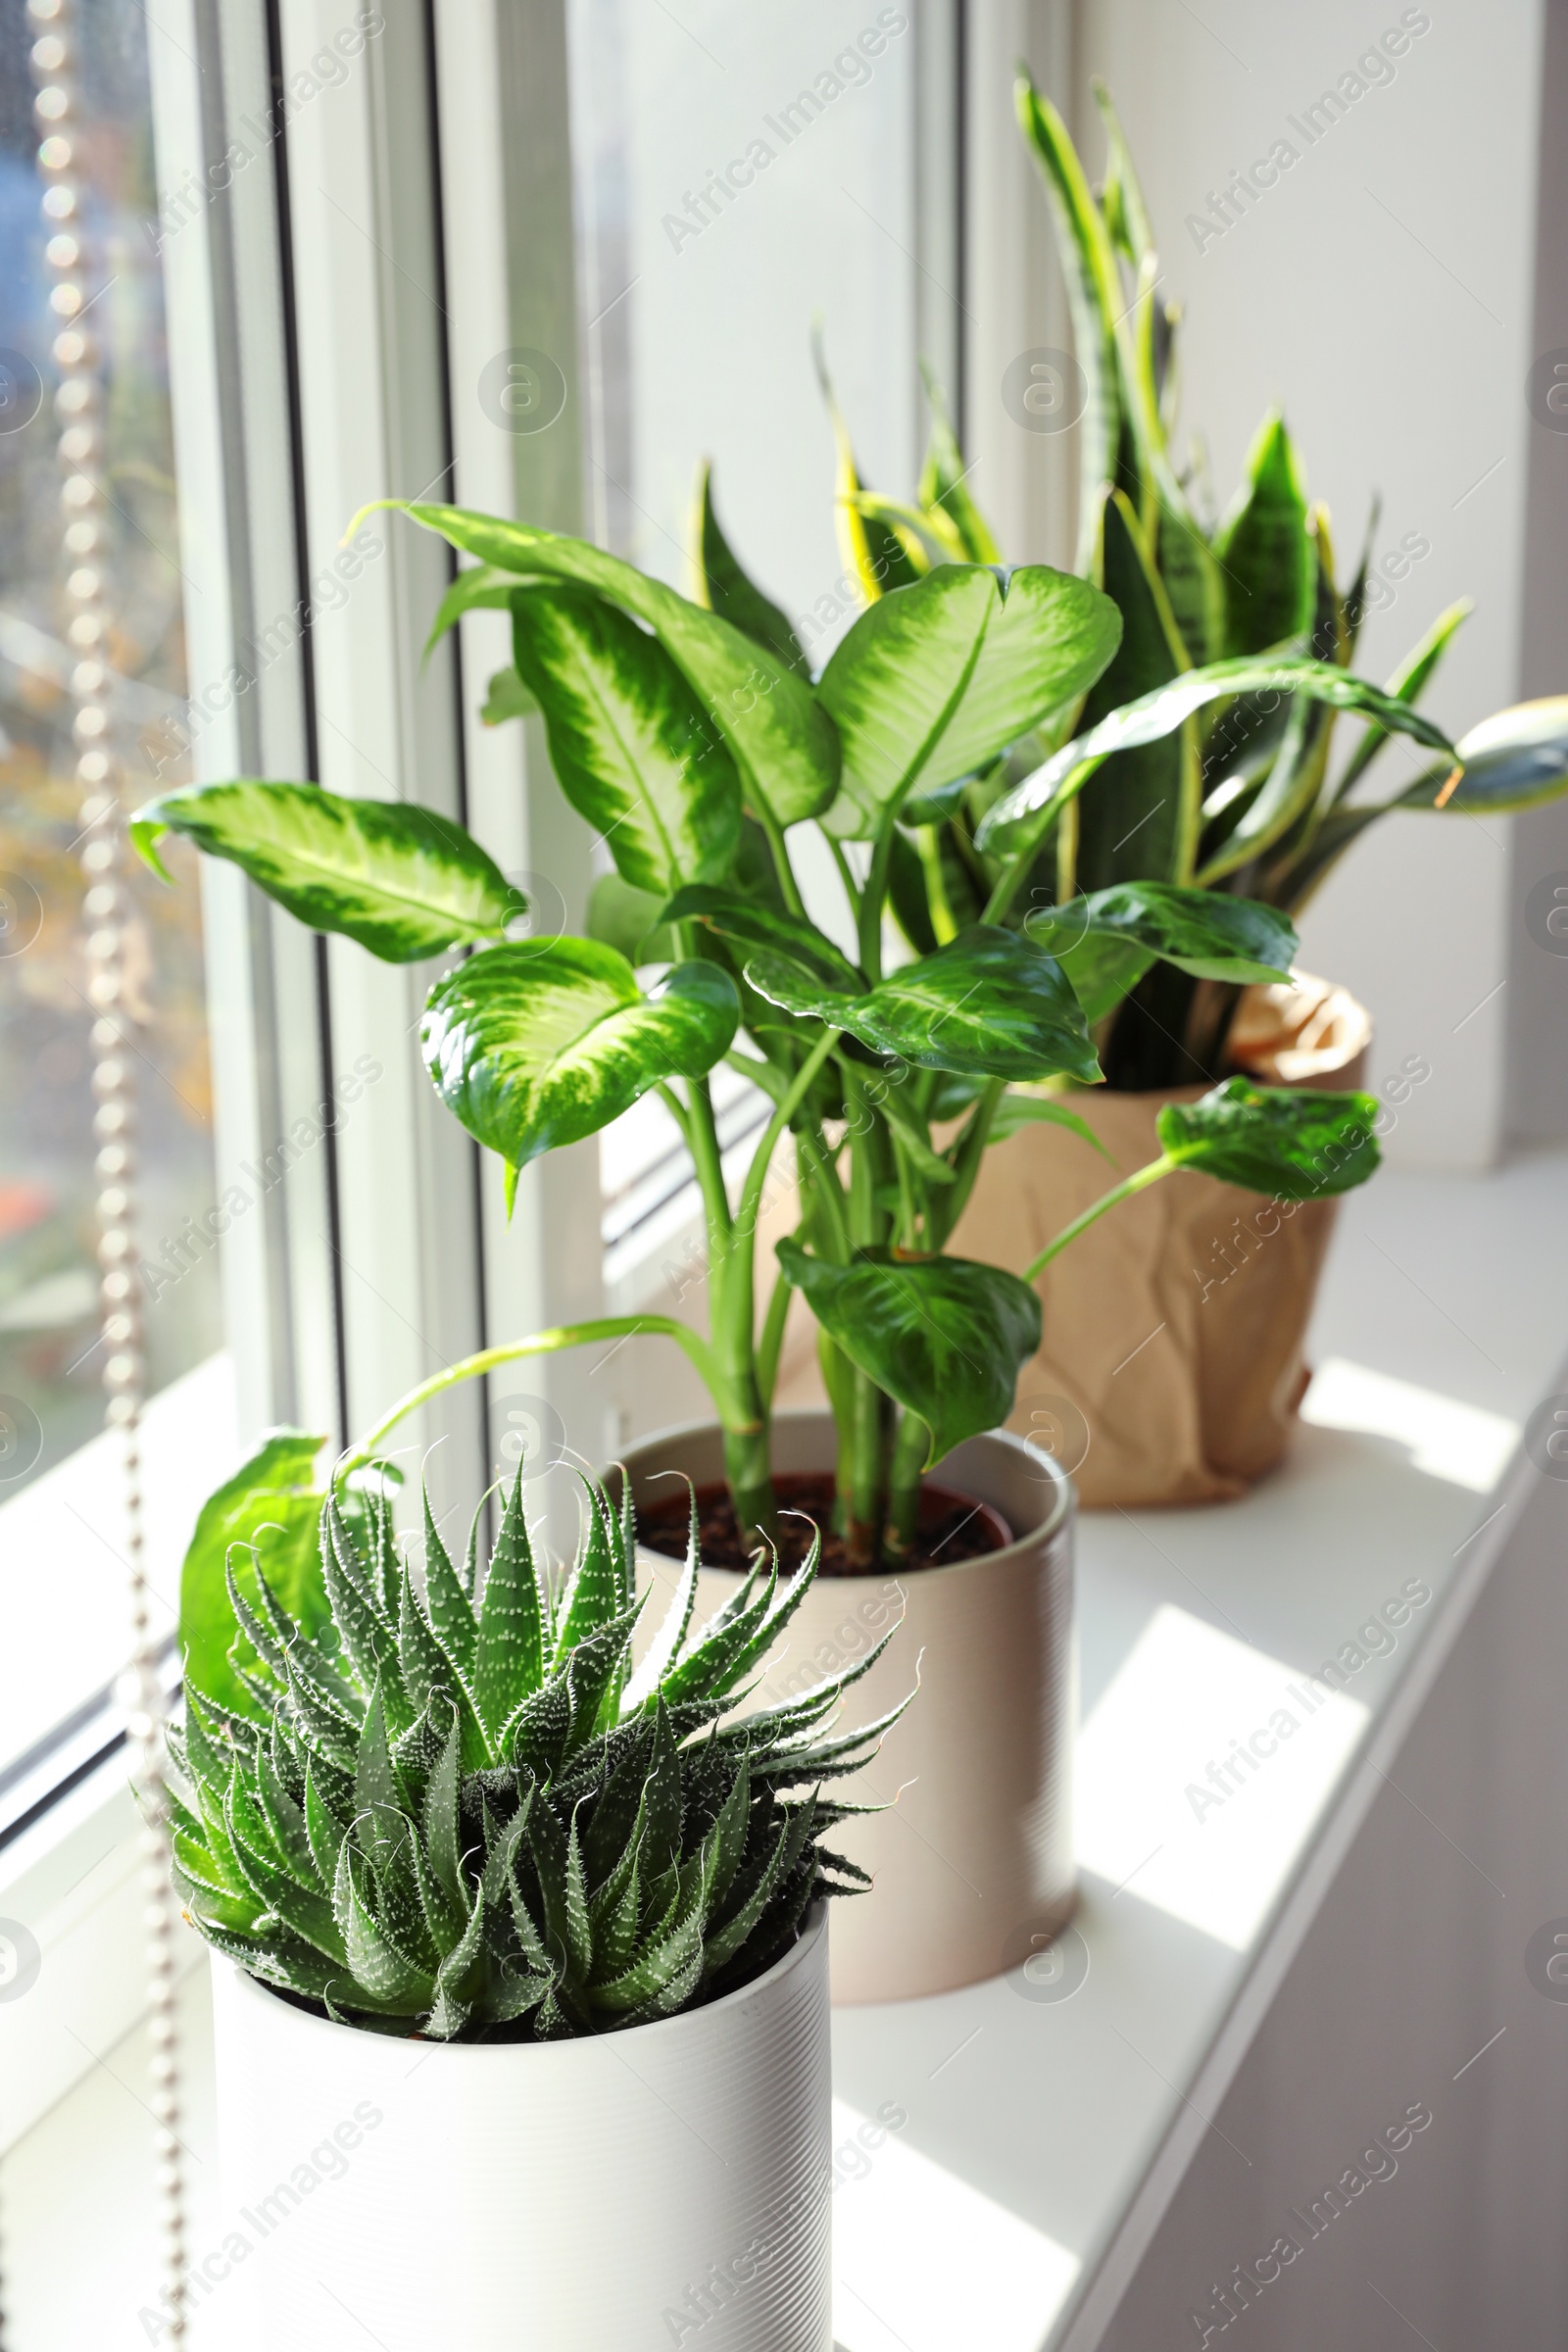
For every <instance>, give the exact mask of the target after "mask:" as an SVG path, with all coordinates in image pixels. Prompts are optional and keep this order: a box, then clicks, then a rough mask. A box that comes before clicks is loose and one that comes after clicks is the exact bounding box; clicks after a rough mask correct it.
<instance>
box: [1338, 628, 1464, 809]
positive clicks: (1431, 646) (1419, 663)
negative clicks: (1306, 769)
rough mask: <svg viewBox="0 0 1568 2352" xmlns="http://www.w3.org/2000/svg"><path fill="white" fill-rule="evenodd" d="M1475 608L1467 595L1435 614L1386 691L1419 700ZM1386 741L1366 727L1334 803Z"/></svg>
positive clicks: (1379, 731)
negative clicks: (1429, 625) (1432, 620)
mask: <svg viewBox="0 0 1568 2352" xmlns="http://www.w3.org/2000/svg"><path fill="white" fill-rule="evenodd" d="M1474 610H1475V605H1474V603H1473V601H1472V599H1471V598H1469V597H1468V596H1461V597H1460V598H1459V599H1458V601H1457V603H1456V604H1451V605H1449V606H1448V607H1447V608H1446V610H1445V611H1444V612H1442V613H1439V614H1438V617H1437V619H1436V620H1435V621H1434V622H1433V623H1432V626H1431V628H1430V629H1428V631H1427V633H1426V635H1425V636H1424V637H1423V638H1422V639H1421V641H1420V643H1419V644H1417V645H1414V646H1412V647H1411V649H1410V651H1409V653H1407V654H1406V656H1405V658H1404V660H1403V661H1402V662H1400V663H1399V666H1398V668H1397V670H1396V671H1395V673H1394V675H1393V677H1392V678H1391V679H1390V680H1389V692H1390V694H1392V695H1393V696H1394V697H1395V698H1396V700H1397V701H1398V702H1401V703H1413V702H1416V701H1418V700H1419V698H1420V696H1421V694H1422V692H1423V691H1424V689H1425V687H1426V684H1427V680H1428V679H1429V678H1430V677H1431V675H1432V673H1433V671H1434V670H1435V669H1436V668H1437V666H1438V663H1439V662H1441V661H1442V659H1443V657H1444V655H1445V654H1446V652H1447V650H1448V645H1449V642H1450V640H1451V639H1452V637H1453V635H1454V633H1455V631H1456V630H1457V629H1458V628H1459V627H1460V626H1461V624H1462V623H1463V622H1464V621H1466V620H1468V618H1469V616H1470V614H1471V613H1473V612H1474ZM1388 740H1389V739H1388V736H1387V735H1386V734H1385V733H1384V731H1383V729H1382V728H1381V727H1368V728H1367V729H1366V731H1365V733H1364V734H1363V735H1362V737H1361V740H1360V742H1359V743H1358V744H1357V745H1356V747H1355V751H1354V753H1353V755H1352V756H1351V758H1350V759H1349V760H1348V761H1347V763H1346V769H1345V773H1344V775H1343V776H1341V778H1340V780H1339V783H1338V784H1337V785H1336V786H1335V788H1334V798H1335V800H1336V801H1337V802H1338V801H1343V800H1344V799H1345V798H1346V795H1347V794H1348V792H1349V791H1350V790H1351V789H1352V787H1353V786H1354V785H1355V784H1356V783H1358V782H1359V780H1360V778H1361V777H1362V775H1363V774H1364V773H1365V772H1366V770H1367V768H1369V767H1370V766H1371V764H1372V762H1373V760H1375V759H1376V758H1377V756H1378V754H1379V752H1380V751H1381V750H1382V749H1383V746H1384V745H1385V744H1386V743H1387V742H1388Z"/></svg>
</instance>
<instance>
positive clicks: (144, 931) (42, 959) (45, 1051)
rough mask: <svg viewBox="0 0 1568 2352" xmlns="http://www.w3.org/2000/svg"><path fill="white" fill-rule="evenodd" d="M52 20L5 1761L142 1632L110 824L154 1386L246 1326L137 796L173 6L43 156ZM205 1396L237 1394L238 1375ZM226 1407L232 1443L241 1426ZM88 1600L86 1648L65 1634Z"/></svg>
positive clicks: (156, 1445)
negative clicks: (125, 1378) (153, 68)
mask: <svg viewBox="0 0 1568 2352" xmlns="http://www.w3.org/2000/svg"><path fill="white" fill-rule="evenodd" d="M32 29H33V28H29V25H28V23H27V19H26V16H25V12H24V11H23V9H22V8H21V7H19V6H7V7H6V8H5V9H4V11H3V12H0V229H3V239H4V242H3V253H4V260H3V261H0V524H3V527H0V729H3V737H0V775H3V778H4V790H3V793H0V892H3V896H0V1101H3V1102H4V1104H5V1116H4V1120H3V1123H0V1656H3V1657H4V1658H5V1659H6V1661H7V1663H6V1665H5V1667H4V1668H3V1669H0V1767H3V1766H4V1765H5V1764H6V1763H7V1761H8V1760H9V1759H14V1758H15V1756H16V1755H17V1754H18V1752H19V1751H20V1750H24V1749H26V1748H27V1747H29V1746H30V1745H31V1744H32V1743H33V1742H34V1741H35V1740H37V1739H38V1738H39V1736H40V1735H41V1734H42V1733H43V1732H45V1731H47V1729H48V1727H49V1724H50V1723H51V1722H52V1721H54V1720H56V1719H58V1717H59V1716H60V1715H61V1714H63V1713H64V1712H66V1710H67V1708H68V1707H69V1706H73V1705H75V1704H76V1703H78V1701H79V1700H80V1699H81V1698H82V1697H83V1696H85V1695H86V1694H88V1693H89V1692H90V1691H92V1690H93V1689H101V1688H102V1687H103V1685H104V1683H105V1682H106V1681H107V1680H108V1679H109V1678H110V1677H112V1675H113V1673H114V1671H115V1669H116V1666H117V1665H118V1663H119V1660H120V1658H121V1656H122V1655H123V1650H124V1647H125V1640H126V1629H125V1622H124V1615H123V1569H122V1568H121V1566H120V1564H119V1562H118V1559H117V1558H116V1557H115V1556H114V1552H115V1548H116V1544H117V1539H118V1535H119V1528H118V1518H117V1512H118V1485H117V1478H116V1474H115V1473H114V1471H113V1470H112V1469H111V1467H110V1456H111V1454H112V1453H114V1452H117V1451H118V1449H116V1448H110V1447H107V1446H103V1445H101V1444H99V1445H96V1446H95V1445H92V1444H91V1442H92V1441H93V1440H94V1439H95V1436H96V1433H98V1432H99V1431H100V1430H101V1429H102V1426H103V1416H104V1390H103V1368H104V1352H105V1351H104V1348H103V1346H102V1345H101V1343H100V1341H99V1266H98V1262H97V1243H98V1235H97V1227H96V1217H95V1201H96V1196H97V1192H98V1190H99V1187H100V1186H101V1184H103V1183H104V1182H106V1181H108V1180H109V1171H107V1170H106V1169H104V1168H103V1167H101V1166H98V1167H95V1154H96V1153H97V1152H98V1149H99V1146H100V1144H101V1143H102V1141H103V1140H104V1139H103V1138H101V1137H96V1136H95V1132H94V1107H95V1104H94V1095H93V1089H92V1084H91V1072H92V1057H91V1046H90V1038H89V1032H90V1030H91V1027H92V1023H93V1020H94V1017H95V1014H94V1007H93V1006H92V1005H91V1003H90V1001H89V986H90V977H91V973H92V970H93V968H94V962H93V953H92V947H93V940H92V934H93V931H94V926H95V922H97V921H100V920H101V919H102V916H103V912H104V905H103V903H102V902H101V901H100V902H95V901H94V900H93V899H92V898H91V897H90V896H89V895H88V894H89V892H90V891H91V889H92V887H93V866H94V862H95V859H96V858H101V857H102V856H103V855H104V852H103V851H102V850H101V849H99V848H98V847H96V846H95V845H99V844H109V843H111V842H114V841H116V840H117V839H118V840H120V841H121V844H122V846H121V848H120V849H119V851H118V852H117V853H115V854H114V857H115V862H114V870H115V871H116V872H117V873H118V875H119V876H120V877H121V878H122V880H123V882H124V883H125V884H126V885H127V886H128V889H129V892H130V896H131V902H132V914H131V919H130V921H129V924H128V928H127V933H126V940H127V945H126V956H125V960H126V966H127V973H128V977H127V994H126V999H125V1001H124V1002H123V1005H122V1006H121V1008H120V1009H119V1010H118V1011H116V1012H115V1013H114V1015H113V1018H114V1019H115V1022H116V1024H117V1026H118V1028H119V1030H120V1034H121V1040H122V1043H121V1047H120V1051H121V1052H122V1053H123V1055H124V1056H125V1057H126V1058H127V1059H128V1061H129V1063H130V1065H131V1068H132V1070H133V1075H134V1086H135V1096H136V1110H135V1129H134V1134H133V1137H132V1143H131V1149H132V1152H133V1158H132V1163H131V1172H130V1182H131V1183H132V1185H133V1188H134V1199H135V1201H136V1209H137V1231H136V1248H137V1252H138V1255H139V1256H140V1257H141V1259H142V1260H143V1261H144V1285H145V1293H146V1296H145V1320H144V1336H143V1345H144V1348H145V1352H146V1359H147V1385H148V1390H149V1394H150V1395H152V1396H153V1397H155V1398H156V1397H157V1395H158V1393H159V1392H161V1391H167V1390H168V1389H169V1386H170V1384H171V1383H172V1382H174V1381H175V1380H178V1379H180V1377H181V1376H182V1375H186V1374H189V1373H190V1372H191V1371H192V1370H193V1368H194V1367H197V1366H199V1365H202V1364H204V1363H206V1362H208V1361H209V1360H210V1359H212V1358H213V1357H214V1356H215V1353H216V1351H217V1350H218V1348H220V1345H221V1329H220V1314H219V1289H218V1266H217V1252H216V1245H215V1243H214V1241H213V1239H212V1236H211V1233H210V1231H209V1233H208V1234H207V1235H206V1237H205V1238H203V1237H202V1236H200V1235H199V1234H198V1233H197V1232H196V1230H195V1228H194V1225H193V1220H194V1219H196V1218H201V1217H204V1216H205V1215H206V1212H207V1210H208V1209H209V1207H210V1205H211V1204H212V1202H213V1201H214V1199H215V1195H214V1190H213V1148H212V1108H211V1084H210V1073H209V1066H208V1052H207V1028H206V1008H205V999H204V988H203V971H202V937H201V916H200V907H201V901H200V894H199V891H198V890H197V889H196V887H194V884H193V881H192V879H191V876H190V874H189V873H188V872H187V871H185V870H184V869H181V872H180V876H179V879H180V883H181V887H179V888H177V889H173V890H170V889H168V888H167V887H165V886H164V885H163V884H161V883H159V882H158V881H157V880H156V879H155V878H154V877H153V876H152V875H151V874H150V873H148V872H147V871H146V870H145V868H143V867H142V866H141V865H140V863H139V861H137V860H135V859H133V858H130V857H129V856H128V854H126V853H125V851H124V849H123V826H122V823H121V819H120V817H119V815H118V814H116V813H114V812H113V805H114V804H116V803H118V805H119V809H122V810H123V809H134V808H135V807H136V806H137V805H138V804H139V803H140V802H142V801H144V800H146V799H148V798H150V797H151V795H152V793H153V791H154V790H155V789H156V788H157V787H158V785H159V784H166V785H167V784H168V783H170V782H174V781H178V780H179V779H178V777H177V776H175V775H174V774H173V773H172V772H171V771H168V770H166V771H165V773H164V774H163V775H162V776H158V775H156V774H155V773H154V771H153V767H152V764H151V760H150V759H149V755H148V753H147V751H146V750H145V749H144V739H150V738H152V737H153V736H154V735H155V734H156V732H157V731H158V729H159V722H160V721H161V720H162V719H163V718H164V717H165V715H166V714H167V713H168V712H169V711H170V710H171V709H172V707H175V706H177V705H178V703H179V700H180V698H181V697H182V695H183V692H184V687H185V658H184V614H183V608H182V601H181V599H182V593H183V583H182V578H181V573H180V568H179V561H178V552H179V549H178V512H177V504H176V494H175V483H174V458H173V449H172V433H171V422H170V401H169V370H168V353H167V349H166V324H165V315H164V291H163V279H162V270H161V265H160V261H159V258H158V252H157V247H156V243H155V237H154V233H153V232H154V230H155V228H156V217H157V199H156V188H155V177H154V157H153V141H152V119H151V108H150V102H149V93H148V79H147V30H146V18H145V15H144V13H143V11H142V10H141V8H140V7H139V6H138V5H137V4H136V0H97V4H96V5H94V6H93V7H91V8H83V9H80V10H78V11H76V12H75V17H74V29H73V46H72V50H71V53H70V56H69V62H68V68H67V71H66V73H65V74H64V75H63V76H62V78H63V79H67V80H69V83H70V85H71V89H72V93H73V98H72V111H71V114H70V115H69V116H68V117H67V118H66V119H65V122H64V124H63V128H62V129H61V135H62V136H67V137H69V145H70V151H71V152H70V161H69V164H67V166H66V167H65V168H64V169H61V170H56V171H52V172H51V171H45V172H42V173H40V169H39V163H38V142H39V130H40V126H39V124H38V123H35V121H34V118H33V100H34V89H33V78H32V74H31V72H30V70H29V64H28V48H29V43H30V40H31V38H32ZM42 127H43V128H44V129H45V130H46V131H47V130H48V129H49V128H50V127H51V126H50V125H49V124H48V123H45V124H44V125H43V126H42ZM46 189H47V190H48V194H47V197H45V190H46ZM46 238H52V239H55V240H57V242H56V243H55V244H54V246H53V249H52V251H51V250H46V242H45V241H46ZM72 246H73V247H74V248H75V252H74V254H72V252H71V251H70V248H71V247H72ZM69 286H74V287H75V289H76V291H77V299H78V300H79V306H80V307H79V311H78V312H77V313H76V314H75V315H74V317H73V314H72V310H71V298H70V296H69V295H68V294H67V292H66V289H67V287H69ZM70 328H73V329H74V331H75V333H76V334H77V335H78V336H79V337H80V338H81V341H82V345H83V351H82V354H81V356H80V357H79V358H76V359H73V354H72V352H71V349H70V346H69V344H68V343H65V342H63V340H62V336H63V332H64V331H65V330H67V329H70ZM83 695H87V696H89V697H90V698H91V700H92V701H94V702H95V703H98V704H100V705H101V707H102V709H103V710H104V711H105V712H106V713H107V728H106V731H105V732H104V733H102V734H101V735H94V734H93V733H92V732H91V731H90V727H86V726H84V725H83V724H81V723H80V722H79V721H78V715H77V712H78V703H79V701H80V699H81V697H82V696H83ZM95 801H96V804H97V808H98V814H97V816H96V819H95V817H94V803H95ZM106 807H108V808H109V809H110V811H111V812H110V813H108V814H105V813H104V810H105V808H106ZM177 854H178V853H177V850H176V856H177ZM172 870H173V869H172ZM201 1393H202V1395H204V1396H207V1397H212V1396H214V1395H216V1392H215V1390H214V1388H213V1382H212V1380H211V1379H210V1380H209V1381H208V1383H207V1385H206V1388H205V1389H203V1390H202V1392H201ZM216 1409H217V1411H218V1419H217V1422H216V1423H215V1422H214V1420H213V1419H212V1416H211V1415H210V1414H207V1415H206V1416H205V1418H204V1419H203V1422H202V1425H203V1426H204V1427H205V1429H206V1432H207V1439H208V1442H209V1443H211V1442H213V1441H214V1440H215V1439H216V1440H217V1441H218V1442H220V1443H221V1442H222V1430H223V1428H224V1427H225V1426H226V1425H225V1424H224V1422H223V1419H222V1412H221V1404H220V1405H219V1406H218V1407H217V1408H216ZM167 1418H168V1416H167V1414H165V1415H163V1416H160V1415H159V1414H158V1410H157V1406H156V1403H155V1405H154V1408H153V1420H152V1425H151V1426H150V1428H149V1431H148V1436H147V1446H146V1452H147V1455H148V1476H149V1479H150V1480H151V1481H153V1482H154V1483H155V1484H156V1485H157V1487H158V1492H157V1493H156V1494H155V1495H153V1496H152V1497H151V1502H152V1510H153V1518H154V1521H155V1523H156V1525H157V1528H158V1532H159V1535H160V1537H161V1538H162V1543H161V1544H158V1545H156V1546H155V1552H154V1559H153V1569H154V1576H155V1581H156V1582H157V1583H158V1584H159V1586H160V1588H161V1590H162V1592H163V1597H164V1598H165V1599H166V1600H168V1601H170V1602H172V1597H173V1596H172V1568H173V1567H174V1566H176V1565H177V1558H178V1546H179V1541H180V1536H181V1533H182V1526H181V1522H180V1509H181V1507H183V1504H182V1497H183V1495H184V1492H185V1490H186V1489H189V1488H192V1487H193V1486H194V1487H196V1488H199V1486H200V1484H201V1482H202V1481H203V1480H205V1481H206V1482H207V1483H210V1481H211V1475H212V1470H213V1457H212V1454H211V1452H210V1451H209V1453H208V1456H207V1459H206V1461H204V1462H190V1461H188V1460H187V1459H185V1458H184V1455H188V1453H189V1451H190V1449H189V1448H188V1447H186V1448H184V1449H183V1453H182V1454H176V1453H175V1451H174V1449H173V1448H172V1446H169V1445H168V1444H167V1443H166V1441H164V1440H163V1439H162V1438H161V1437H160V1435H159V1423H160V1421H161V1420H167ZM83 1447H87V1448H88V1450H87V1451H86V1452H80V1451H79V1450H78V1449H81V1448H83ZM62 1464H72V1465H73V1468H71V1469H68V1471H67V1472H66V1474H65V1478H64V1479H62V1477H61V1476H59V1475H53V1476H52V1475H51V1473H56V1474H58V1473H59V1470H60V1466H61V1465H62ZM40 1482H41V1483H40ZM27 1490H31V1492H27ZM8 1510H9V1511H10V1513H11V1518H10V1520H9V1523H8V1521H7V1518H6V1513H7V1511H8ZM24 1531H25V1539H26V1540H25V1542H24V1541H22V1538H23V1536H24ZM45 1563H46V1564H47V1571H48V1573H47V1575H45V1574H44V1573H43V1569H44V1566H45ZM66 1624H69V1625H70V1626H71V1628H72V1640H71V1642H70V1643H69V1644H68V1645H65V1647H64V1648H62V1645H60V1644H59V1642H50V1641H49V1634H50V1631H51V1629H53V1630H54V1631H56V1632H58V1631H59V1629H61V1628H62V1627H63V1626H64V1625H66Z"/></svg>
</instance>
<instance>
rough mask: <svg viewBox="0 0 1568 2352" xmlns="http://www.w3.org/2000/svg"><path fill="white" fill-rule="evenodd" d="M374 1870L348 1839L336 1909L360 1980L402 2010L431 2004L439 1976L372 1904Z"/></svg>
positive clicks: (351, 1965) (376, 1997)
mask: <svg viewBox="0 0 1568 2352" xmlns="http://www.w3.org/2000/svg"><path fill="white" fill-rule="evenodd" d="M368 1881H369V1874H368V1869H367V1867H366V1865H365V1863H364V1862H363V1861H361V1860H360V1859H359V1858H358V1857H357V1856H356V1854H355V1852H354V1849H353V1847H352V1846H351V1845H350V1844H349V1843H348V1842H347V1840H345V1841H344V1845H343V1850H342V1853H341V1854H340V1855H339V1857H338V1875H337V1885H336V1887H335V1888H334V1890H333V1909H334V1911H335V1913H336V1915H337V1925H338V1930H339V1933H340V1934H341V1936H342V1937H343V1942H344V1946H345V1948H346V1950H347V1953H348V1964H349V1968H350V1971H351V1972H352V1974H353V1976H354V1979H355V1982H356V1984H357V1985H362V1986H363V1987H364V1988H365V1990H366V1991H367V1992H368V1993H369V1994H370V1995H371V1996H372V1999H373V2000H375V2001H377V2002H384V2003H386V2004H387V2005H388V2006H389V2007H393V2008H396V2009H398V2010H399V2011H409V2010H418V2009H424V2008H427V2007H428V2006H429V2003H430V1999H431V1996H432V1994H433V1993H434V1990H435V1985H434V1980H433V1979H432V1978H431V1976H430V1975H429V1974H428V1972H427V1971H425V1970H424V1969H422V1968H420V1966H419V1965H418V1962H417V1960H414V1959H412V1958H411V1957H410V1955H409V1954H408V1953H407V1952H405V1951H403V1950H402V1949H401V1948H400V1946H399V1945H398V1944H397V1942H396V1941H395V1940H394V1938H393V1937H392V1936H390V1935H389V1934H388V1933H387V1931H386V1930H385V1929H384V1928H383V1927H382V1925H381V1924H380V1922H379V1921H378V1920H377V1919H376V1917H375V1915H374V1913H373V1912H372V1910H371V1909H370V1903H369V1884H368Z"/></svg>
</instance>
